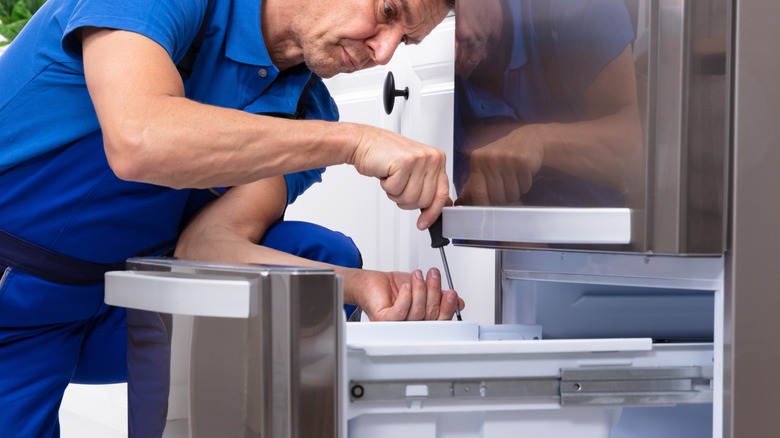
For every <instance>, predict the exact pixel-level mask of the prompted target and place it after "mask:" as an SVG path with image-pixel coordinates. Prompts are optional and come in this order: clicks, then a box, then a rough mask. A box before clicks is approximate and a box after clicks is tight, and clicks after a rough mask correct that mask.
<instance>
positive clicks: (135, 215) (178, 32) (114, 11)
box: [0, 0, 338, 262]
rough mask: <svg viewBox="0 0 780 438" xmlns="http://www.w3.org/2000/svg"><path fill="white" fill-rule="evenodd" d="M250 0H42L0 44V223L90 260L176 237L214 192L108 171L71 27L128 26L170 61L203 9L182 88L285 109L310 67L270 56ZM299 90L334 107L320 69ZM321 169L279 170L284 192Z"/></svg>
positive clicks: (211, 98)
mask: <svg viewBox="0 0 780 438" xmlns="http://www.w3.org/2000/svg"><path fill="white" fill-rule="evenodd" d="M207 5H208V6H209V8H210V11H209V13H208V14H206V7H207ZM260 11H261V0H210V1H207V0H198V1H192V0H167V1H160V0H124V1H121V2H107V1H104V0H48V1H47V2H46V3H45V4H44V6H43V8H42V9H41V10H40V11H39V12H38V13H37V14H36V15H35V17H33V19H32V20H31V21H30V22H29V23H28V25H27V26H26V27H25V28H24V30H23V32H22V33H21V35H19V37H18V38H17V39H16V40H15V41H14V42H13V43H12V44H11V46H10V47H9V48H8V50H7V51H6V52H5V53H4V54H3V55H2V56H0V84H2V86H0V119H2V120H3V124H2V129H0V163H2V162H5V161H7V160H8V159H11V161H12V162H13V161H15V162H18V163H20V164H17V165H15V166H13V167H11V168H10V169H8V168H7V169H3V168H2V167H0V208H1V209H2V211H3V214H2V215H0V228H2V229H5V230H6V231H8V232H10V233H12V234H15V235H17V236H19V237H21V238H24V239H27V240H29V241H32V242H35V243H38V244H40V245H42V246H45V247H47V248H50V249H52V250H55V251H58V252H60V253H63V254H67V255H70V256H73V257H77V258H82V259H85V260H90V261H94V262H116V261H119V260H123V259H124V258H126V257H128V256H131V255H134V254H136V253H137V252H138V251H139V250H143V249H146V248H150V247H153V246H155V245H157V244H159V243H161V242H164V241H168V240H171V239H175V238H176V236H177V234H178V230H179V228H180V226H181V225H182V221H183V220H184V219H186V217H187V215H188V214H190V213H191V212H193V211H195V210H196V209H197V208H198V207H199V206H201V205H202V204H203V202H205V201H206V200H208V199H213V197H212V196H211V195H209V194H208V192H207V191H202V190H173V189H169V188H165V187H158V186H154V185H150V184H141V183H133V182H127V181H121V180H118V179H117V178H116V176H115V175H114V174H113V172H111V170H110V168H109V167H108V164H107V162H106V158H105V154H104V152H103V147H102V135H101V132H100V126H99V124H98V121H97V116H96V114H95V110H94V107H93V105H92V102H91V100H90V98H89V94H88V91H87V88H86V84H85V80H84V69H83V62H82V59H81V51H80V44H79V41H78V40H77V34H76V32H75V31H76V30H77V29H79V28H82V27H84V26H96V27H107V28H114V29H124V30H128V31H131V32H136V33H139V34H142V35H145V36H147V37H149V38H151V39H152V40H154V41H156V42H157V43H158V44H160V46H161V47H163V48H164V49H165V50H166V51H167V52H168V54H169V55H170V56H171V58H172V60H173V61H175V62H178V61H179V60H180V59H181V58H182V57H183V56H184V54H185V53H186V51H187V50H188V48H189V47H190V43H191V41H192V40H193V38H194V37H195V35H196V34H197V32H198V30H199V28H200V26H201V21H202V19H203V17H204V16H206V17H207V20H208V22H207V23H208V24H207V26H208V27H207V31H206V34H205V38H204V41H203V43H202V47H201V49H200V52H199V53H198V55H197V58H196V60H195V65H194V68H193V73H192V75H191V76H190V77H189V78H188V79H187V80H186V81H185V91H186V95H187V96H188V97H190V98H192V99H194V100H197V101H199V102H203V103H208V104H212V105H218V106H222V107H226V108H234V109H240V110H244V111H247V112H252V113H272V114H274V115H282V116H284V115H290V114H293V113H295V111H296V107H297V105H298V100H299V97H300V96H301V93H302V91H303V90H304V87H305V86H306V84H307V82H309V79H310V78H311V76H312V74H311V72H310V71H309V70H308V69H306V68H305V66H303V65H302V66H298V67H295V68H291V69H288V70H285V71H283V72H280V71H279V70H278V69H277V68H276V67H275V66H274V65H273V63H272V62H271V59H270V56H269V55H268V52H267V50H266V49H265V41H264V39H263V34H262V30H261V27H260V25H261V22H260ZM307 90H308V91H307V92H306V96H307V98H306V100H305V110H306V111H305V114H306V115H305V117H306V118H317V119H323V120H336V119H337V118H338V111H337V109H336V105H335V102H334V101H333V100H332V98H331V97H330V94H329V93H328V91H327V89H326V87H325V85H324V84H323V83H322V81H321V80H320V79H319V78H314V80H313V82H312V83H311V85H309V87H308V88H307ZM41 151H47V152H45V153H42V152H41ZM322 171H323V169H313V170H310V171H306V172H299V173H295V174H291V175H285V179H286V181H287V184H288V202H292V201H293V200H294V199H295V197H296V196H298V195H299V194H300V193H302V192H303V191H304V190H305V189H306V188H308V187H309V186H310V185H311V184H312V183H314V182H316V181H319V180H320V175H321V173H322ZM220 190H223V189H220Z"/></svg>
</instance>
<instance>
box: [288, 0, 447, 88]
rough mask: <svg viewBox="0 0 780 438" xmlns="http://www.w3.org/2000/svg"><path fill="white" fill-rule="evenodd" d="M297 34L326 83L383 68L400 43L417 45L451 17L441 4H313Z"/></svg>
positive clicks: (401, 0)
mask: <svg viewBox="0 0 780 438" xmlns="http://www.w3.org/2000/svg"><path fill="white" fill-rule="evenodd" d="M312 5H313V7H312V10H311V11H310V13H308V14H307V15H306V17H303V19H302V20H301V22H299V23H298V24H299V26H297V27H296V29H298V34H299V44H300V45H301V47H302V49H303V57H304V61H305V62H306V65H307V66H308V67H309V69H310V70H312V71H313V72H314V73H316V74H317V75H319V76H321V77H324V78H328V77H331V76H334V75H336V74H337V73H350V72H353V71H356V70H361V69H364V68H369V67H373V66H375V65H384V64H387V63H388V62H389V61H390V58H392V56H393V53H394V52H395V49H396V48H397V47H398V45H399V44H417V43H419V42H420V41H422V39H423V38H424V37H425V36H427V35H428V34H429V33H430V32H431V31H432V30H433V28H434V27H436V26H437V25H438V24H439V23H441V21H442V20H444V17H446V16H447V13H448V12H449V10H448V8H447V6H446V3H445V0H336V1H315V2H312Z"/></svg>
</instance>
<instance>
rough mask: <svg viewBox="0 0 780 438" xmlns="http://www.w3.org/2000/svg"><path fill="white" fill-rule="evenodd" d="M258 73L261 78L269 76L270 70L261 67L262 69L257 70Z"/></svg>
mask: <svg viewBox="0 0 780 438" xmlns="http://www.w3.org/2000/svg"><path fill="white" fill-rule="evenodd" d="M257 74H258V75H260V77H261V78H264V77H266V76H268V70H266V69H264V68H261V69H260V70H258V71H257Z"/></svg>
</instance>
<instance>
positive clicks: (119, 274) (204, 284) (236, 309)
mask: <svg viewBox="0 0 780 438" xmlns="http://www.w3.org/2000/svg"><path fill="white" fill-rule="evenodd" d="M258 290H259V279H256V278H241V277H236V276H218V275H208V276H207V277H206V276H201V275H196V274H190V273H182V272H157V271H151V272H143V271H111V272H108V273H106V292H105V303H106V304H108V305H112V306H119V307H127V308H130V309H139V310H148V311H152V312H161V313H170V314H176V315H192V316H212V317H223V318H249V317H250V316H252V315H254V314H256V313H257V309H256V303H257V294H258Z"/></svg>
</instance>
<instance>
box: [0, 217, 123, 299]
mask: <svg viewBox="0 0 780 438" xmlns="http://www.w3.org/2000/svg"><path fill="white" fill-rule="evenodd" d="M0 265H5V266H7V267H10V268H12V269H16V270H19V271H22V272H24V273H27V274H30V275H34V276H36V277H38V278H40V279H42V280H46V281H50V282H53V283H61V284H70V285H81V286H83V285H92V284H100V283H103V281H104V275H105V273H106V272H108V271H117V270H119V271H123V270H124V269H125V262H120V263H112V264H101V263H92V262H88V261H85V260H80V259H76V258H73V257H69V256H66V255H63V254H59V253H57V252H54V251H51V250H48V249H46V248H44V247H42V246H38V245H36V244H34V243H30V242H28V241H26V240H23V239H20V238H18V237H16V236H14V235H12V234H8V233H7V232H5V231H3V230H0Z"/></svg>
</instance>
